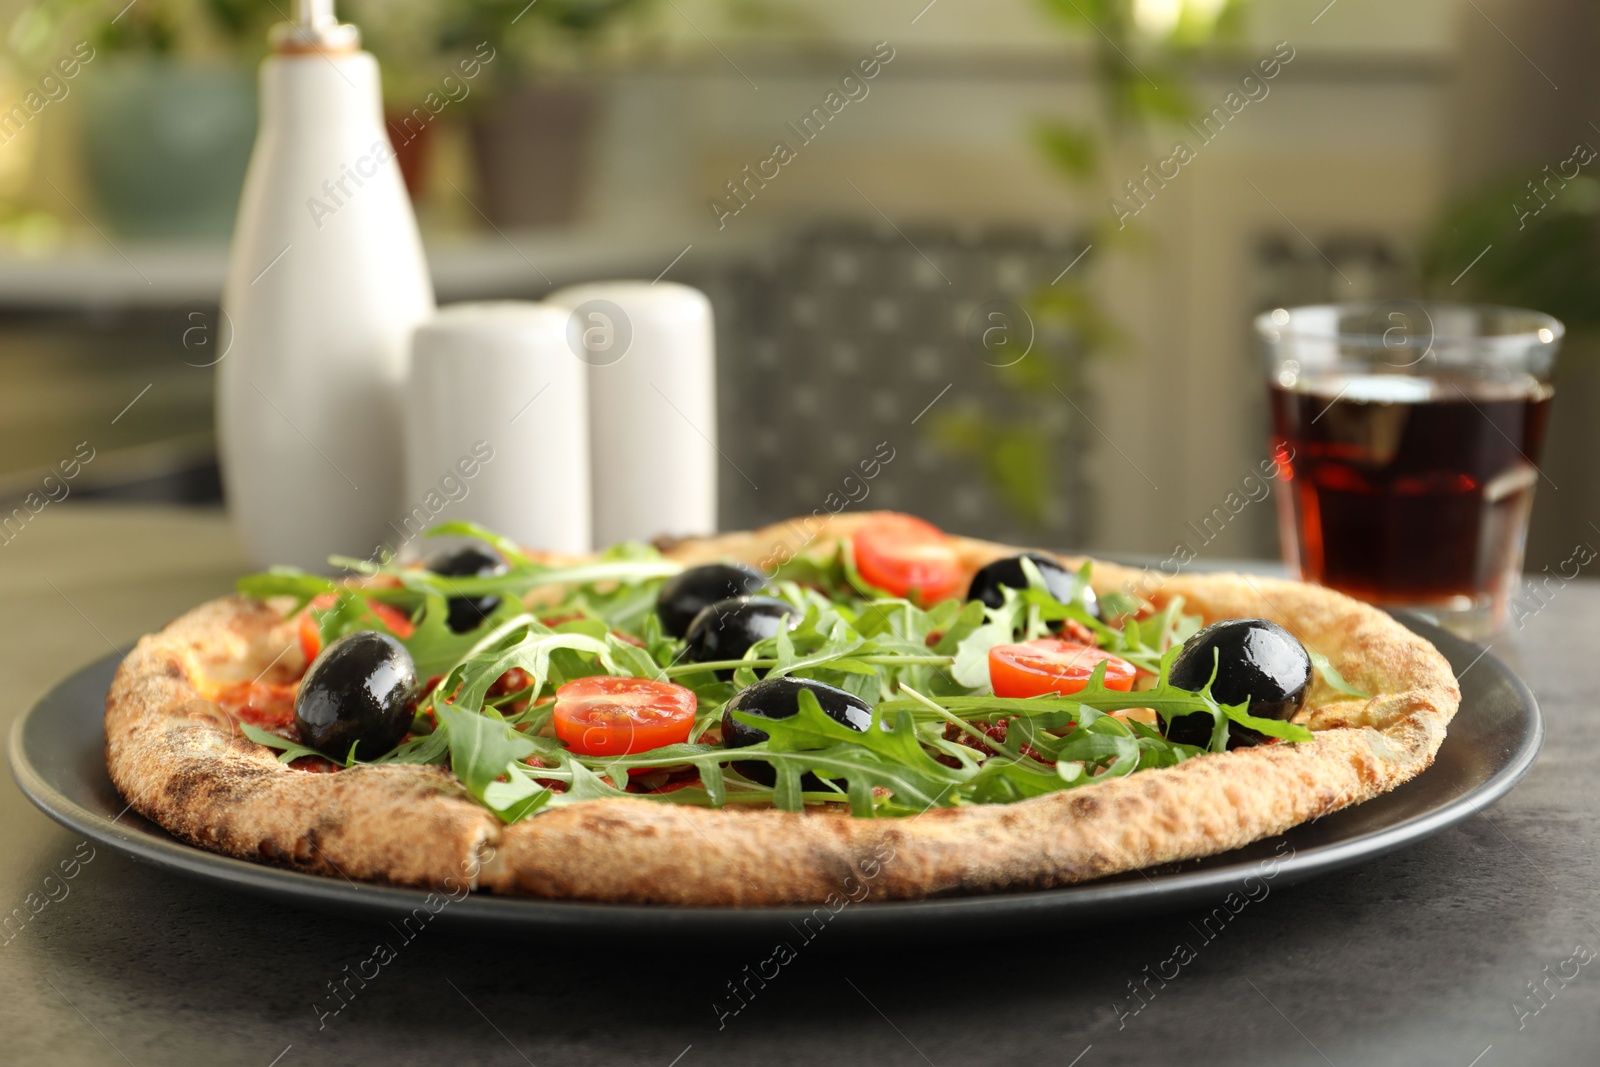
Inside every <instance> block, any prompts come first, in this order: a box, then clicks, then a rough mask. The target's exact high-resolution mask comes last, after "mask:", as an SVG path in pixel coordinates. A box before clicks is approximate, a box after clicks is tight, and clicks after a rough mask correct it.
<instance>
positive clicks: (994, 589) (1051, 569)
mask: <svg viewBox="0 0 1600 1067" xmlns="http://www.w3.org/2000/svg"><path fill="white" fill-rule="evenodd" d="M1024 558H1026V559H1030V560H1032V561H1033V565H1034V566H1035V567H1038V568H1039V574H1040V576H1041V577H1043V578H1044V587H1045V589H1046V590H1047V591H1048V592H1049V593H1050V595H1051V596H1053V597H1055V598H1056V599H1057V600H1059V601H1061V603H1063V604H1070V603H1072V586H1073V583H1074V582H1076V581H1077V576H1076V575H1074V574H1073V573H1072V572H1071V571H1069V570H1067V568H1065V567H1063V566H1062V565H1061V564H1060V563H1058V562H1057V561H1056V560H1053V559H1051V558H1050V557H1049V556H1045V555H1041V554H1040V553H1038V552H1025V553H1023V555H1021V556H1010V557H1008V558H1006V559H997V560H995V561H994V562H993V563H991V564H989V565H988V566H986V567H983V568H980V569H979V571H978V573H977V574H974V575H973V576H972V584H971V585H970V586H968V587H967V599H968V600H981V601H983V602H984V603H985V604H987V605H988V606H989V607H991V608H998V607H1001V606H1003V605H1004V604H1005V602H1006V599H1005V594H1004V593H1002V592H1001V591H1000V587H1001V586H1006V587H1009V588H1011V589H1026V588H1028V576H1027V575H1026V574H1024V573H1022V561H1023V559H1024ZM1082 603H1083V607H1084V610H1086V611H1087V612H1088V613H1089V614H1090V615H1093V616H1094V617H1095V618H1097V619H1098V618H1099V617H1100V598H1099V597H1097V596H1095V593H1094V590H1093V589H1091V588H1090V587H1089V586H1087V585H1085V586H1084V587H1083V601H1082Z"/></svg>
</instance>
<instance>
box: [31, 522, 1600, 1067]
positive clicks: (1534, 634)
mask: <svg viewBox="0 0 1600 1067" xmlns="http://www.w3.org/2000/svg"><path fill="white" fill-rule="evenodd" d="M241 566H242V561H241V558H240V556H239V553H238V550H237V549H236V548H235V546H234V544H233V541H232V539H231V537H230V536H229V534H228V532H227V529H226V527H225V526H224V525H223V523H222V522H221V520H220V519H219V518H218V517H216V516H214V515H211V514H207V513H196V514H185V513H181V512H175V511H119V510H105V509H99V510H96V509H87V508H86V509H83V510H77V509H74V508H73V507H72V506H65V507H56V506H52V507H51V508H49V509H47V510H46V511H45V512H44V513H42V514H40V515H39V516H38V517H37V518H36V519H35V520H34V521H33V522H32V523H31V524H30V525H29V526H28V527H27V528H26V529H25V530H24V531H23V532H22V534H21V535H19V536H18V537H16V538H15V539H14V540H13V541H11V542H10V543H9V544H5V545H0V617H3V618H4V620H5V622H4V627H5V629H4V641H3V642H0V683H3V697H0V727H3V726H8V725H9V721H10V719H11V718H12V717H14V716H15V715H16V714H18V713H19V712H20V711H21V710H22V709H23V708H25V707H27V706H28V705H29V704H30V703H31V702H32V701H33V700H34V699H35V698H36V697H38V696H39V695H40V694H41V693H42V692H43V691H44V690H45V689H46V688H47V687H48V686H49V685H50V684H51V683H53V682H54V681H56V680H57V679H58V678H59V677H60V676H62V675H64V674H66V673H67V672H69V671H71V670H73V669H75V668H77V667H79V666H81V665H83V664H85V663H88V662H89V661H91V660H95V659H98V658H100V657H101V656H103V655H105V654H106V652H107V651H108V649H109V648H111V647H122V648H126V647H127V645H128V644H129V643H130V642H131V641H132V640H133V639H134V638H135V637H136V636H137V635H139V634H141V633H144V632H146V631H148V630H151V629H153V628H155V627H157V626H159V625H160V624H161V623H162V622H164V621H165V620H167V619H169V618H171V617H172V616H174V615H176V614H177V613H179V612H180V611H182V610H183V609H185V608H187V607H189V606H190V605H192V604H194V603H196V602H198V601H200V600H202V599H204V598H207V597H210V596H212V595H215V594H218V593H221V592H223V591H225V590H226V589H228V588H229V585H230V583H231V580H232V578H233V576H234V575H235V574H236V573H237V572H238V571H239V570H240V568H241ZM1525 623H1526V625H1525V628H1523V629H1521V630H1519V631H1516V632H1515V633H1513V634H1512V635H1510V636H1508V637H1505V638H1502V639H1500V640H1499V641H1497V642H1496V644H1495V649H1494V651H1495V653H1496V654H1498V655H1503V656H1504V657H1505V658H1507V659H1508V660H1510V661H1511V662H1512V663H1513V665H1514V666H1516V667H1517V668H1518V669H1519V670H1520V671H1521V673H1522V674H1523V676H1524V677H1525V678H1526V679H1527V680H1528V682H1529V684H1530V685H1531V686H1532V687H1533V689H1534V691H1535V692H1536V693H1537V694H1538V697H1539V700H1540V701H1541V703H1542V705H1543V707H1544V712H1545V715H1546V722H1547V726H1548V731H1549V733H1548V739H1547V741H1546V743H1545V747H1544V752H1543V754H1542V756H1541V757H1540V759H1539V762H1538V765H1537V766H1536V767H1535V768H1534V770H1533V771H1532V773H1531V774H1530V775H1529V776H1528V778H1527V779H1526V780H1525V781H1524V782H1523V783H1522V785H1521V786H1519V787H1518V788H1517V789H1516V790H1515V791H1514V792H1513V793H1512V794H1511V795H1510V796H1509V797H1508V798H1507V799H1506V800H1504V801H1503V802H1501V803H1500V804H1499V805H1498V806H1496V807H1494V808H1492V809H1490V810H1487V811H1484V812H1481V813H1479V814H1477V815H1476V816H1474V817H1473V818H1471V819H1469V820H1468V821H1466V822H1465V823H1462V824H1461V825H1459V826H1457V827H1456V828H1454V829H1451V830H1448V831H1446V832H1444V833H1442V834H1440V835H1439V836H1437V837H1435V838H1432V839H1430V840H1428V841H1426V842H1424V843H1422V844H1421V845H1418V846H1416V847H1414V848H1411V849H1409V850H1406V851H1403V852H1401V853H1398V854H1395V855H1391V856H1388V857H1385V858H1382V859H1378V860H1375V861H1373V862H1371V863H1368V864H1366V865H1364V866H1361V867H1358V868H1355V869H1353V870H1350V871H1347V872H1343V873H1339V874H1334V875H1330V876H1327V877H1324V878H1321V879H1318V880H1316V881H1312V882H1308V883H1304V884H1301V885H1298V886H1293V887H1286V888H1284V889H1282V890H1275V891H1273V892H1272V893H1271V894H1270V895H1269V896H1268V897H1267V898H1265V899H1263V900H1262V901H1261V902H1260V903H1258V904H1256V905H1254V906H1253V907H1251V908H1250V909H1249V910H1248V911H1246V912H1243V913H1241V914H1240V916H1239V918H1238V919H1237V920H1235V921H1234V922H1233V923H1232V924H1231V925H1229V926H1228V927H1227V929H1226V931H1225V932H1224V933H1223V934H1221V935H1220V936H1218V937H1217V938H1216V939H1215V940H1214V941H1211V942H1209V943H1206V944H1204V945H1203V947H1201V948H1200V949H1199V954H1198V958H1196V959H1195V960H1194V961H1193V962H1191V963H1190V964H1188V965H1187V966H1185V967H1184V968H1183V970H1182V973H1181V975H1180V977H1179V978H1178V979H1176V980H1174V981H1172V982H1170V983H1168V984H1167V985H1166V987H1165V988H1164V989H1161V990H1160V991H1159V993H1158V994H1157V995H1156V996H1155V997H1154V998H1153V999H1151V1000H1150V1001H1149V1002H1148V1004H1147V1005H1146V1006H1145V1007H1144V1008H1143V1009H1142V1010H1140V1011H1139V1012H1138V1013H1137V1014H1136V1015H1126V1016H1123V1017H1121V1018H1119V1016H1118V1014H1117V1013H1116V1012H1115V1011H1114V1010H1113V1007H1112V1005H1113V1003H1114V1002H1122V1001H1126V998H1127V993H1126V982H1127V980H1128V979H1129V978H1131V977H1134V976H1137V975H1139V974H1140V973H1141V972H1142V969H1143V968H1144V967H1145V966H1146V965H1147V964H1150V965H1154V964H1156V963H1158V962H1159V961H1161V960H1163V959H1166V958H1167V957H1168V956H1170V955H1171V954H1172V950H1173V946H1174V945H1175V944H1176V942H1178V941H1179V940H1181V939H1184V938H1186V937H1190V934H1189V932H1188V931H1189V926H1188V923H1189V921H1190V917H1189V916H1186V915H1184V914H1182V913H1179V914H1167V915H1155V916H1150V917H1148V918H1144V919H1141V920H1138V921H1129V922H1123V923H1118V924H1107V925H1106V926H1104V927H1103V928H1099V929H1095V930H1090V931H1079V932H1076V933H1064V932H1061V931H1057V930H1051V929H1049V928H1045V927H1041V928H1040V929H1038V930H1036V931H1034V932H1033V933H1032V934H1031V935H1029V936H1027V937H1025V938H1020V939H1010V940H1004V941H1000V940H982V939H980V940H978V941H976V942H973V941H970V940H968V941H966V942H965V943H963V944H961V945H943V944H940V943H936V942H934V943H929V944H927V945H925V946H923V947H921V948H918V949H909V948H904V947H898V948H873V949H870V950H859V949H857V948H854V947H852V946H851V945H850V944H848V943H839V944H834V945H827V944H825V942H824V940H823V939H822V938H821V937H819V938H818V940H817V941H816V942H815V943H814V944H812V945H808V946H806V947H805V948H804V949H803V950H802V951H801V952H800V954H799V956H798V958H797V959H795V960H794V961H793V962H791V963H789V964H788V965H787V966H786V967H784V968H783V970H782V972H781V974H780V977H779V978H778V979H776V980H774V981H773V982H771V983H770V984H769V985H768V986H767V988H766V989H764V990H762V991H761V992H760V993H759V995H758V996H757V997H755V998H753V999H752V1000H751V1001H750V1003H749V1005H748V1007H746V1008H745V1009H744V1010H743V1011H742V1012H741V1013H739V1014H738V1015H737V1016H736V1017H731V1018H729V1019H727V1020H726V1026H725V1027H722V1028H720V1029H719V1025H718V1018H717V1015H716V1013H715V1012H714V1011H713V1008H712V1004H713V1002H714V1001H716V1000H717V999H718V998H719V996H720V995H721V994H722V993H723V990H724V988H725V983H726V982H727V981H728V980H729V979H731V978H734V977H736V976H738V975H740V973H741V972H742V969H743V968H744V967H745V965H747V964H755V963H758V962H760V961H761V960H763V959H764V958H765V957H766V956H767V955H768V954H769V953H770V951H771V947H770V946H767V945H745V946H740V945H733V946H727V945H706V946H689V947H688V948H687V949H685V948H683V947H679V948H677V949H674V950H672V951H664V950H662V949H660V948H659V947H658V946H655V945H652V944H649V943H643V942H640V943H636V944H631V945H627V944H623V945H618V944H604V943H596V944H592V945H585V944H581V943H580V944H576V945H575V944H552V945H545V944H539V943H533V942H525V941H524V942H518V941H509V940H506V939H499V938H489V937H482V936H467V935H463V934H459V933H457V932H455V931H452V930H450V929H447V928H444V927H440V928H438V929H433V930H429V931H427V932H426V934H425V935H421V936H418V937H417V939H416V940H415V941H414V942H412V943H410V944H406V945H404V946H403V947H402V948H401V949H400V951H399V952H398V954H397V956H396V958H395V959H394V960H393V961H392V962H390V963H388V964H387V965H386V966H384V967H383V968H382V970H381V972H380V973H379V975H378V977H377V978H375V979H373V980H372V981H371V982H369V983H368V985H367V987H366V988H365V989H363V990H361V991H360V992H359V993H358V995H357V996H356V997H354V998H353V999H351V1000H350V1001H349V1002H348V1005H347V1006H346V1007H345V1008H344V1010H342V1011H341V1012H339V1013H338V1014H337V1015H330V1016H325V1017H322V1018H321V1019H320V1020H319V1016H318V1013H317V1010H316V1008H315V1007H314V1004H316V1003H317V1002H318V1000H319V998H322V1001H323V1002H324V1003H325V1004H326V1003H327V998H326V983H327V982H329V981H330V980H331V979H335V978H338V977H341V976H342V975H343V973H344V971H343V969H344V968H345V967H346V966H347V965H350V966H354V965H356V964H357V963H358V962H359V961H362V960H364V959H366V958H367V957H368V956H369V955H370V954H371V952H372V946H373V943H374V941H375V938H376V930H375V928H373V927H370V926H367V925H366V924H363V923H360V922H355V921H351V920H348V919H337V918H330V917H327V916H323V915H319V914H314V913H308V912H303V911H299V910H296V909H294V908H291V907H286V906H280V905H277V904H271V903H265V902H263V901H260V900H257V899H254V898H248V897H240V896H236V895H233V894H230V893H229V892H226V891H224V890H222V889H219V888H214V887H212V886H209V885H203V884H197V883H194V882H190V881H186V880H184V879H181V878H179V877H176V876H173V875H169V874H165V873H162V872H160V871H156V870H153V869H150V868H148V867H144V866H141V865H138V864H135V863H133V862H130V861H128V860H126V859H123V858H122V857H120V856H118V855H117V854H115V853H112V852H110V851H109V850H107V849H104V848H102V849H99V850H98V851H95V852H94V853H93V855H92V858H90V859H88V860H87V862H81V861H82V859H83V856H84V852H83V846H81V843H80V841H79V840H78V839H77V838H76V837H75V836H73V835H72V834H70V833H68V832H67V831H65V830H63V829H61V828H59V827H57V826H56V825H55V824H54V823H52V822H50V821H49V820H47V819H46V818H45V817H44V816H43V815H41V814H39V813H38V812H37V811H35V810H34V809H33V807H32V806H30V805H29V804H28V802H27V801H26V800H25V799H24V798H23V797H22V796H21V795H20V794H19V793H18V792H17V789H16V787H15V785H14V784H13V783H12V782H11V781H10V779H9V777H8V776H0V778H4V780H3V781H0V857H3V859H0V914H4V913H7V912H10V911H11V910H12V908H14V907H16V906H19V905H21V904H22V903H23V901H24V900H26V899H27V897H28V895H29V894H30V893H40V892H42V891H43V889H44V887H45V886H46V876H47V875H48V874H50V873H51V872H52V871H54V870H59V869H60V867H59V865H60V864H61V863H62V862H63V861H67V862H68V864H69V868H70V869H72V870H74V871H75V874H76V876H75V877H73V878H72V879H70V881H61V882H58V881H54V880H52V881H51V882H50V883H49V885H50V887H51V889H52V892H53V895H54V897H55V898H56V899H53V900H52V901H51V902H50V903H48V904H47V905H46V906H45V907H44V908H43V909H42V910H40V911H39V912H38V914H37V915H36V916H34V917H33V918H32V920H31V921H30V922H29V923H28V924H27V925H26V926H25V927H24V928H22V929H21V930H20V932H15V933H10V934H9V939H5V940H4V941H3V943H0V1064H123V1063H126V1064H133V1065H137V1067H147V1065H153V1064H169V1063H201V1064H215V1063H226V1064H247V1065H255V1067H269V1065H272V1064H277V1065H278V1067H300V1065H303V1064H345V1063H372V1064H385V1065H389V1064H424V1063H426V1064H433V1063H472V1064H507V1065H511V1064H521V1063H528V1064H537V1065H539V1067H549V1065H557V1067H568V1065H571V1067H576V1065H582V1064H602V1063H603V1064H644V1065H649V1067H673V1065H674V1064H676V1065H678V1067H699V1065H702V1064H739V1065H741V1067H749V1065H759V1067H768V1065H779V1064H797V1065H802V1067H819V1065H822V1064H831V1063H839V1064H856V1063H862V1064H932V1065H935V1067H956V1065H960V1064H981V1063H999V1062H1006V1063H1012V1062H1016V1063H1023V1062H1026V1063H1038V1064H1054V1065H1059V1067H1070V1065H1076V1067H1109V1065H1112V1064H1144V1063H1152V1064H1153V1063H1168V1062H1172V1063H1197V1064H1198V1063H1203V1064H1211V1063H1216V1064H1228V1065H1235V1064H1264V1065H1267V1064H1270V1065H1279V1064H1310V1065H1316V1064H1336V1065H1338V1067H1347V1065H1355V1064H1395V1065H1401V1064H1403V1065H1406V1067H1414V1065H1419V1064H1429V1065H1432V1064H1439V1065H1444V1067H1500V1065H1506V1064H1594V1063H1600V960H1596V957H1595V952H1596V951H1600V930H1597V929H1596V925H1595V924H1596V923H1600V884H1597V883H1600V867H1597V864H1596V857H1597V852H1600V844H1597V833H1596V825H1595V813H1596V812H1597V811H1600V775H1597V773H1596V771H1597V770H1600V765H1597V753H1600V708H1597V702H1596V700H1595V693H1596V692H1597V691H1600V653H1597V642H1600V586H1597V585H1595V584H1593V583H1590V582H1586V581H1580V582H1577V583H1574V584H1571V585H1569V586H1567V587H1565V588H1563V589H1561V590H1559V591H1558V592H1557V593H1556V594H1555V595H1554V596H1553V598H1551V599H1550V602H1549V603H1548V605H1547V606H1546V607H1544V608H1543V610H1541V611H1539V612H1538V613H1537V614H1536V615H1534V616H1532V617H1531V618H1528V619H1526V620H1525ZM75 860H76V861H79V862H77V864H76V866H72V864H73V863H74V861H75ZM969 933H970V931H969ZM6 936H7V935H0V937H6ZM1591 960H1595V961H1594V962H1591ZM1535 987H1538V988H1539V989H1540V994H1539V995H1538V996H1537V997H1535V996H1534V994H1533V993H1532V992H1531V990H1532V989H1533V988H1535ZM319 1022H320V1024H321V1025H320V1026H319Z"/></svg>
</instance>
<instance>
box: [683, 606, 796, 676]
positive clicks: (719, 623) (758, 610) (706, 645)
mask: <svg viewBox="0 0 1600 1067" xmlns="http://www.w3.org/2000/svg"><path fill="white" fill-rule="evenodd" d="M804 615H805V613H804V612H802V611H800V609H798V608H796V607H795V606H794V605H793V604H789V603H786V602H784V601H782V600H779V599H777V598H776V597H770V596H752V597H742V596H736V597H729V598H728V599H727V600H719V601H717V602H716V603H715V604H707V605H706V606H705V607H703V608H701V609H700V614H698V615H696V616H695V617H694V622H692V623H690V624H689V632H688V633H687V634H685V635H684V654H685V656H686V657H687V658H688V659H689V661H690V662H692V663H714V662H716V661H717V660H725V659H740V658H742V657H743V656H744V654H745V652H746V650H748V649H749V648H750V646H751V645H753V644H755V643H756V642H757V641H765V640H766V639H767V638H769V637H774V636H776V635H777V633H778V629H779V628H780V627H782V626H783V625H784V618H785V616H787V617H788V620H789V621H788V625H789V627H790V628H791V629H792V628H793V627H794V626H796V625H798V624H799V622H800V620H801V619H802V618H803V617H804ZM717 677H719V678H732V677H733V671H731V670H721V671H718V672H717Z"/></svg>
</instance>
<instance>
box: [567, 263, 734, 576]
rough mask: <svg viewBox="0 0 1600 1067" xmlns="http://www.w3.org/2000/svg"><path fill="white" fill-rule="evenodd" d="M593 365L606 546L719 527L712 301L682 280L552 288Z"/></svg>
mask: <svg viewBox="0 0 1600 1067" xmlns="http://www.w3.org/2000/svg"><path fill="white" fill-rule="evenodd" d="M547 300H548V302H549V303H550V304H551V305H554V306H559V307H562V308H564V309H566V310H567V312H568V314H569V317H568V319H567V323H566V330H567V338H568V343H569V344H570V345H571V348H572V351H573V352H575V353H576V354H577V355H578V356H579V358H580V359H582V360H584V361H585V362H586V363H587V364H588V374H589V433H590V442H591V445H590V448H591V453H592V457H593V462H594V535H595V539H596V542H597V543H598V544H601V545H606V544H611V543H613V542H616V541H630V540H632V541H640V540H649V539H650V538H653V537H655V536H657V535H660V534H701V533H712V532H714V531H715V530H716V528H717V463H718V453H717V445H716V440H717V394H716V361H715V343H714V339H713V338H714V335H713V332H712V319H711V301H709V300H707V299H706V295H705V294H704V293H702V292H700V291H699V290H698V289H692V288H690V287H689V286H687V285H677V284H674V283H672V282H659V283H654V284H652V283H648V282H598V283H594V284H589V285H577V286H572V287H570V288H567V289H562V290H560V291H558V292H555V293H552V294H551V295H550V296H549V297H548V298H547Z"/></svg>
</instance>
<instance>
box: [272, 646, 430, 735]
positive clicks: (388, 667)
mask: <svg viewBox="0 0 1600 1067" xmlns="http://www.w3.org/2000/svg"><path fill="white" fill-rule="evenodd" d="M416 691H417V665H416V664H415V663H413V662H412V660H411V653H409V652H407V651H406V646H404V645H402V644H401V643H400V642H399V641H396V640H395V639H394V638H392V637H390V636H389V635H388V634H380V633H378V632H377V631H376V630H360V631H358V632H356V633H353V634H345V635H344V636H343V637H341V638H339V639H338V640H337V641H334V642H333V643H332V644H330V645H329V646H328V647H327V648H325V649H323V650H322V654H321V655H319V656H318V657H317V658H316V659H315V660H313V661H312V663H311V669H310V670H308V671H306V676H305V680H304V681H302V682H301V683H300V692H299V694H298V695H296V697H295V699H294V724H295V725H296V726H297V727H299V729H300V740H301V741H302V742H304V743H305V744H307V745H310V746H311V747H312V748H314V749H317V750H318V751H320V752H324V753H326V754H327V755H328V756H330V757H332V758H334V759H336V760H340V761H343V760H344V758H345V757H346V756H347V755H349V753H350V746H351V745H353V744H356V743H357V742H359V743H360V747H359V748H358V750H357V752H356V755H357V756H359V757H360V758H362V759H368V760H370V759H376V758H377V757H379V756H381V755H383V754H384V753H385V752H388V751H389V750H390V749H392V748H394V746H396V745H398V744H399V743H400V739H401V738H403V737H404V736H405V735H406V731H407V730H408V729H410V728H411V719H412V709H411V701H412V699H413V698H414V697H415V696H416Z"/></svg>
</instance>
